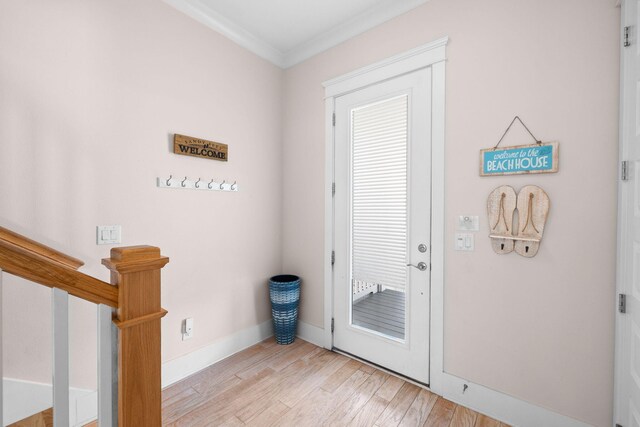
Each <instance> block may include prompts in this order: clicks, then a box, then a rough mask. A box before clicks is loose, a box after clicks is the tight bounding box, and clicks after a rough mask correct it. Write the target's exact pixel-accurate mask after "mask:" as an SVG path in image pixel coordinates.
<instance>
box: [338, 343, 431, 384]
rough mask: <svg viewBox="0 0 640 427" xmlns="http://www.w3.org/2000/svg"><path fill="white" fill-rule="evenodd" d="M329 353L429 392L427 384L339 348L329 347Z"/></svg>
mask: <svg viewBox="0 0 640 427" xmlns="http://www.w3.org/2000/svg"><path fill="white" fill-rule="evenodd" d="M331 351H333V352H334V353H339V354H342V355H343V356H347V357H349V358H351V359H354V360H357V361H358V362H362V363H364V364H365V365H369V366H372V367H374V368H376V369H380V370H381V371H383V372H386V373H387V374H391V375H393V376H394V377H398V378H400V379H402V380H405V381H407V382H410V383H411V384H414V385H417V386H418V387H422V388H426V389H428V390H431V388H430V386H429V384H426V383H423V382H421V381H416V380H414V379H413V378H410V377H407V376H406V375H402V374H400V373H398V372H396V371H392V370H391V369H387V368H385V367H384V366H380V365H378V364H377V363H373V362H369V361H368V360H366V359H363V358H362V357H358V356H356V355H355V354H351V353H349V352H346V351H343V350H340V349H339V348H336V347H331Z"/></svg>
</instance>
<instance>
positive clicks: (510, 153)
mask: <svg viewBox="0 0 640 427" xmlns="http://www.w3.org/2000/svg"><path fill="white" fill-rule="evenodd" d="M555 172H558V143H557V142H540V143H537V144H531V145H518V146H512V147H505V148H495V147H494V148H487V149H485V150H480V176H493V175H515V174H528V173H555Z"/></svg>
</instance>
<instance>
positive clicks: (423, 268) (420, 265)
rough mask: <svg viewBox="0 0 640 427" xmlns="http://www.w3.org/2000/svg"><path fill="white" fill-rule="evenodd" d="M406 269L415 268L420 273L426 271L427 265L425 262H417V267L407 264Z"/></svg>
mask: <svg viewBox="0 0 640 427" xmlns="http://www.w3.org/2000/svg"><path fill="white" fill-rule="evenodd" d="M407 267H415V268H417V269H418V270H420V271H425V270H426V269H427V263H426V262H419V263H418V265H413V264H407Z"/></svg>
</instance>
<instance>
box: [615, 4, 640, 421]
mask: <svg viewBox="0 0 640 427" xmlns="http://www.w3.org/2000/svg"><path fill="white" fill-rule="evenodd" d="M639 3H640V0H625V1H624V2H623V4H622V8H623V11H622V17H623V18H622V19H623V21H622V22H623V37H622V43H623V47H622V81H621V85H622V90H621V100H622V102H621V105H622V110H621V124H622V125H621V141H622V144H621V147H620V150H621V151H620V154H621V156H620V157H621V159H622V160H623V161H624V162H625V163H623V166H621V175H622V176H621V181H620V184H619V197H620V200H619V216H618V218H619V224H618V230H619V231H618V292H620V294H622V295H623V298H625V300H626V301H624V303H625V305H626V307H624V308H620V309H619V312H618V314H617V319H616V387H615V390H616V397H615V422H616V423H617V424H620V425H621V426H623V427H640V174H638V171H640V108H639V105H638V104H639V102H640V97H639V93H640V45H639V44H638V12H639V11H640V9H639ZM625 27H626V30H625ZM625 169H626V179H625V177H624V174H623V172H624V170H625ZM619 298H620V296H619ZM619 302H623V301H619Z"/></svg>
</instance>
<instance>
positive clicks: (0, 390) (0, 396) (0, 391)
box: [0, 268, 4, 425]
mask: <svg viewBox="0 0 640 427" xmlns="http://www.w3.org/2000/svg"><path fill="white" fill-rule="evenodd" d="M2 354H3V353H2V269H1V268H0V425H4V412H3V411H2V402H3V401H4V381H3V378H4V374H3V372H2V365H3V360H4V359H3V356H2Z"/></svg>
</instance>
